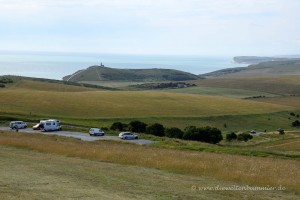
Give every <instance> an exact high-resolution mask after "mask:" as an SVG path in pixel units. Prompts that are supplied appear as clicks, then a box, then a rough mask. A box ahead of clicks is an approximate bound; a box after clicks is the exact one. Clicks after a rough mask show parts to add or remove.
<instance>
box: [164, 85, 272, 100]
mask: <svg viewBox="0 0 300 200" xmlns="http://www.w3.org/2000/svg"><path fill="white" fill-rule="evenodd" d="M161 91H163V92H175V93H186V94H200V95H211V96H224V97H230V98H246V97H253V96H265V97H275V96H276V95H274V94H270V93H266V92H258V91H251V90H242V89H232V88H218V87H189V88H180V89H165V90H161Z"/></svg>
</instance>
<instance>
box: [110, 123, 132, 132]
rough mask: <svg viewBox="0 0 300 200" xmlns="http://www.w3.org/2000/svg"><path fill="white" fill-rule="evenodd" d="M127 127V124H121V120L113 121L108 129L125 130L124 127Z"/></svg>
mask: <svg viewBox="0 0 300 200" xmlns="http://www.w3.org/2000/svg"><path fill="white" fill-rule="evenodd" d="M127 127H128V125H127V124H123V123H122V122H114V123H113V124H112V125H111V127H110V129H111V130H114V131H125V129H126V128H127Z"/></svg>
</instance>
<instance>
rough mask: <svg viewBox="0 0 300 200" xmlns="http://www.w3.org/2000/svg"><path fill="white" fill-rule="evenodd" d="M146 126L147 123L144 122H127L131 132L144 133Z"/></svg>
mask: <svg viewBox="0 0 300 200" xmlns="http://www.w3.org/2000/svg"><path fill="white" fill-rule="evenodd" d="M146 127H147V124H145V123H144V122H140V121H132V122H130V123H129V129H130V130H131V131H132V132H137V133H145V132H146Z"/></svg>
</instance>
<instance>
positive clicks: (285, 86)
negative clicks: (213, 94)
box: [191, 75, 300, 95]
mask: <svg viewBox="0 0 300 200" xmlns="http://www.w3.org/2000/svg"><path fill="white" fill-rule="evenodd" d="M191 83H195V84H197V85H198V86H205V87H217V88H220V87H221V88H233V89H243V90H252V91H259V92H266V93H271V94H277V95H300V76H299V75H295V76H278V77H241V78H214V79H203V80H197V81H191Z"/></svg>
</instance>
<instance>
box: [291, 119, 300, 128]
mask: <svg viewBox="0 0 300 200" xmlns="http://www.w3.org/2000/svg"><path fill="white" fill-rule="evenodd" d="M292 126H293V127H299V126H300V121H299V120H296V121H294V122H292Z"/></svg>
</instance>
